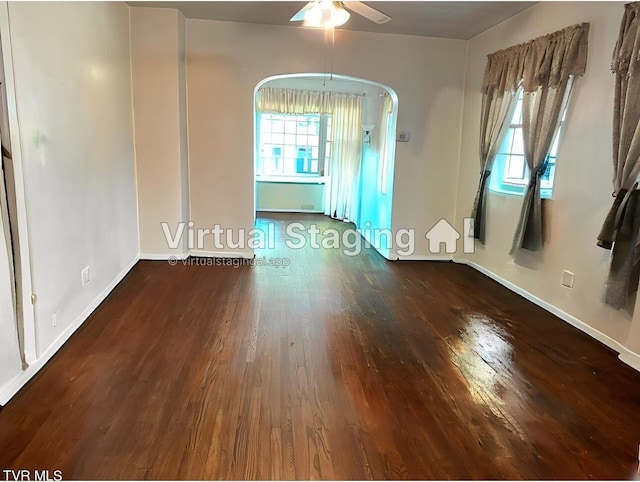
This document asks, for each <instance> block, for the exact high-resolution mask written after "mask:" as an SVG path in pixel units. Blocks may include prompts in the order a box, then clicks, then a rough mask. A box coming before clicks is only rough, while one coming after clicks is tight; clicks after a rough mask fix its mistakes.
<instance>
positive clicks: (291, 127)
mask: <svg viewBox="0 0 640 482" xmlns="http://www.w3.org/2000/svg"><path fill="white" fill-rule="evenodd" d="M284 132H285V134H295V133H296V122H295V121H294V120H287V121H286V122H285V123H284Z"/></svg>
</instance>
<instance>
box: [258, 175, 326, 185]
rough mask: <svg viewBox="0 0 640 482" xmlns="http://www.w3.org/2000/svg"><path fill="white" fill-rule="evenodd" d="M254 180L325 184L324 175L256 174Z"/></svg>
mask: <svg viewBox="0 0 640 482" xmlns="http://www.w3.org/2000/svg"><path fill="white" fill-rule="evenodd" d="M256 182H278V183H284V184H325V178H324V176H256Z"/></svg>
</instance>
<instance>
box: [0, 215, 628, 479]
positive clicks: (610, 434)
mask: <svg viewBox="0 0 640 482" xmlns="http://www.w3.org/2000/svg"><path fill="white" fill-rule="evenodd" d="M300 219H301V217H300V216H295V217H292V216H288V215H271V216H267V217H263V218H261V219H260V220H259V222H260V223H261V224H263V225H265V224H266V223H269V222H274V223H276V226H277V229H278V230H279V234H278V236H277V238H278V246H277V247H276V248H275V249H272V250H264V251H261V252H259V253H258V256H259V257H261V256H263V255H264V256H265V257H266V258H265V259H275V258H287V259H288V260H289V262H290V264H289V266H286V267H282V266H281V267H272V266H266V265H263V266H249V265H247V264H246V263H245V264H244V265H243V266H236V267H234V266H198V265H193V264H192V265H184V264H183V263H182V262H178V264H177V265H176V266H169V264H168V263H167V262H159V261H156V262H151V261H145V262H140V263H138V265H136V266H135V268H134V269H133V270H132V271H131V273H130V274H129V275H128V276H127V277H126V278H125V279H124V280H123V282H122V283H121V284H120V285H119V286H118V287H117V288H116V290H115V291H114V292H113V293H112V294H111V295H110V296H109V298H108V299H107V300H106V301H105V303H103V304H102V305H101V306H100V307H99V309H98V310H97V311H96V312H95V313H94V314H93V315H92V316H91V317H90V318H89V319H88V320H87V322H86V323H85V325H84V326H83V327H82V328H81V329H80V330H79V331H78V332H77V333H76V334H75V335H74V336H73V337H72V339H71V340H70V341H69V342H68V343H67V344H66V345H65V346H64V347H63V349H62V350H61V351H60V352H59V354H58V355H56V357H55V358H54V359H53V360H52V361H51V362H50V363H49V364H48V365H47V366H46V367H45V368H44V369H43V370H42V371H41V372H40V374H39V375H38V376H37V377H36V378H34V380H32V381H31V382H30V383H29V384H28V385H27V386H26V387H25V388H24V389H23V390H22V391H21V392H20V393H19V394H18V395H17V396H16V397H15V398H14V399H13V400H12V401H11V402H10V403H9V404H8V405H7V406H6V407H4V408H3V409H2V410H1V411H0V469H32V470H33V469H38V470H44V469H49V470H50V471H53V470H56V469H59V470H62V472H63V476H64V478H65V479H558V478H561V479H567V478H568V479H589V478H596V479H628V478H630V477H631V476H632V475H633V473H634V472H635V470H636V467H637V453H638V443H639V442H640V374H639V373H637V372H635V371H634V370H632V369H631V368H629V367H627V366H625V365H624V364H622V363H621V362H619V361H618V359H617V357H616V354H615V353H613V352H612V351H610V350H609V349H607V348H606V347H604V346H603V345H601V344H599V343H598V342H596V341H594V340H593V339H591V338H589V337H588V336H586V335H584V334H582V333H580V332H579V331H577V330H576V329H574V328H572V327H571V326H569V325H567V324H566V323H564V322H563V321H561V320H559V319H557V318H555V317H554V316H552V315H550V314H549V313H547V312H545V311H543V310H542V309H540V308H538V307H536V306H534V305H532V304H531V303H529V302H527V301H525V300H524V299H522V298H520V297H519V296H517V295H515V294H513V293H511V292H509V291H508V290H506V289H504V288H503V287H501V286H499V285H498V284H497V283H495V282H493V281H491V280H489V279H488V278H486V277H484V276H483V275H481V274H479V273H478V272H476V271H474V270H473V269H471V268H469V267H466V266H461V265H456V264H452V263H427V262H397V263H391V262H388V261H385V260H384V259H383V258H382V257H380V256H379V255H378V254H377V253H375V251H373V250H372V249H365V250H363V252H362V253H360V254H359V255H358V256H345V255H344V254H343V253H341V252H340V250H337V249H326V250H313V249H310V248H305V249H301V250H290V249H288V248H286V247H285V246H284V245H283V243H282V239H283V236H284V234H283V229H284V224H285V222H287V221H291V220H300ZM302 219H303V220H304V222H305V223H312V222H313V223H318V224H319V225H320V227H321V229H323V228H326V227H336V228H338V229H345V227H348V226H347V225H345V224H344V223H336V222H333V221H330V220H328V219H327V218H324V217H322V216H309V215H307V216H304V217H303V218H302Z"/></svg>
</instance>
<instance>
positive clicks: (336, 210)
mask: <svg viewBox="0 0 640 482" xmlns="http://www.w3.org/2000/svg"><path fill="white" fill-rule="evenodd" d="M331 122H332V134H333V144H332V148H331V156H330V158H329V165H328V166H325V169H326V175H327V180H326V182H327V186H326V189H325V193H326V195H325V205H324V210H325V211H324V213H325V214H326V215H328V216H331V217H332V218H336V219H342V220H351V221H355V220H357V219H358V208H359V206H358V202H357V196H358V192H359V179H360V164H361V161H362V97H361V96H360V95H357V94H342V95H337V96H336V97H335V103H334V108H333V112H332V116H331Z"/></svg>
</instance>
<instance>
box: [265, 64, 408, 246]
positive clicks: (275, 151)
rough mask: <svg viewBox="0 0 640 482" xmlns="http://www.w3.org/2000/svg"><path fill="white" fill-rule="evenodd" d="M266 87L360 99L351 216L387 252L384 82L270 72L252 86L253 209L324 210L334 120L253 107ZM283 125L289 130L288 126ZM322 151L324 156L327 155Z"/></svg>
mask: <svg viewBox="0 0 640 482" xmlns="http://www.w3.org/2000/svg"><path fill="white" fill-rule="evenodd" d="M265 87H273V88H280V89H290V90H297V91H309V92H333V93H336V94H340V95H343V94H350V95H351V94H358V95H361V96H362V132H361V135H362V154H361V162H360V168H359V175H358V182H357V189H356V192H357V203H358V205H357V206H356V208H355V209H353V212H354V215H353V216H352V217H350V218H349V221H351V222H353V223H354V224H355V225H356V227H357V229H358V230H359V231H360V232H361V233H362V234H363V236H364V237H365V238H367V240H368V241H369V242H370V243H371V244H372V245H373V246H374V247H375V248H376V249H377V250H378V251H379V252H380V253H381V254H382V255H383V256H385V257H387V256H388V254H389V247H390V246H388V239H389V236H373V235H372V234H373V233H380V232H383V233H384V232H388V233H390V232H391V221H392V219H391V217H392V204H393V179H394V168H395V145H396V143H395V135H396V134H395V133H396V124H397V112H398V96H397V95H396V93H395V91H394V90H393V89H392V88H391V87H389V86H387V85H384V84H381V83H379V82H375V81H372V80H368V79H361V78H357V77H352V76H347V75H339V74H334V75H333V76H332V78H331V79H328V78H327V75H326V74H317V73H300V74H284V75H277V76H273V77H268V78H266V79H263V80H262V81H260V82H259V83H258V84H257V85H256V87H255V90H254V180H253V182H254V206H255V211H256V212H260V211H276V212H278V211H280V212H301V213H304V212H306V213H309V212H315V213H325V214H326V212H325V203H326V198H327V192H326V191H327V185H328V183H329V182H330V179H329V176H328V175H325V174H327V173H326V172H325V171H324V169H323V165H324V161H325V160H326V161H327V162H328V160H329V158H330V151H331V142H332V139H331V134H332V133H331V119H330V116H329V119H327V116H325V115H322V114H315V115H309V116H304V115H302V116H294V117H286V116H285V115H282V114H270V113H269V114H266V113H264V112H260V111H259V109H258V92H259V91H260V89H262V88H265ZM285 126H287V127H285ZM324 156H326V157H324Z"/></svg>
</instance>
